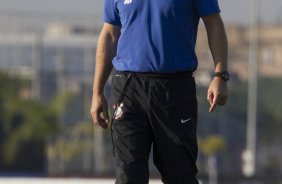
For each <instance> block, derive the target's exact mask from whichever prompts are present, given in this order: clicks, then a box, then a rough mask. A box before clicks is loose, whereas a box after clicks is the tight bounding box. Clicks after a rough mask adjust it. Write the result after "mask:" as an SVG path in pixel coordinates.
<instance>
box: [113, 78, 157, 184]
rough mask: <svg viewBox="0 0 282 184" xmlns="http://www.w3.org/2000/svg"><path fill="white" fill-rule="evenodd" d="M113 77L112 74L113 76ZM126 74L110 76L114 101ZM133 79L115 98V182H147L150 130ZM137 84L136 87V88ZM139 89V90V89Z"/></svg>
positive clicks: (150, 142) (121, 88)
mask: <svg viewBox="0 0 282 184" xmlns="http://www.w3.org/2000/svg"><path fill="white" fill-rule="evenodd" d="M114 77H115V76H114ZM126 80H127V77H124V76H120V75H118V77H116V78H114V79H113V81H112V82H113V83H112V86H113V87H112V97H113V102H114V103H115V102H116V101H117V100H118V99H119V97H120V95H121V93H122V91H123V87H124V84H125V83H126ZM138 86H139V85H138V84H137V83H136V81H135V79H131V80H130V81H129V82H128V84H127V86H125V87H126V90H124V94H123V95H122V96H123V97H122V98H120V102H118V107H116V108H117V109H116V114H115V116H114V120H113V144H114V149H115V157H116V158H115V159H116V184H148V182H149V167H148V158H149V153H150V148H151V144H152V132H151V128H150V126H149V123H148V120H147V118H146V113H145V112H144V111H143V110H142V108H143V107H142V102H140V100H141V101H142V94H139V93H136V92H134V93H133V92H132V90H138ZM136 88H137V89H136ZM138 91H139V92H140V91H141V90H138Z"/></svg>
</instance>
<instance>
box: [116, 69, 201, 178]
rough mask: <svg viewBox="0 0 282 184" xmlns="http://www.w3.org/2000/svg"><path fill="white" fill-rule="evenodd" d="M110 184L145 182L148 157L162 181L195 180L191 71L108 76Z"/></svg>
mask: <svg viewBox="0 0 282 184" xmlns="http://www.w3.org/2000/svg"><path fill="white" fill-rule="evenodd" d="M112 99H113V102H114V108H115V111H114V115H113V124H112V126H113V127H112V130H113V145H114V149H115V157H116V175H117V177H116V184H147V183H148V181H149V169H148V168H149V167H148V157H149V153H150V148H151V145H152V144H153V159H154V163H155V165H156V167H157V168H158V170H159V171H160V173H161V176H162V180H163V182H164V183H165V184H198V181H197V179H196V174H197V167H196V159H197V154H198V148H197V138H196V127H197V100H196V90H195V81H194V78H193V76H192V74H191V73H189V72H188V73H187V72H184V73H183V72H182V73H175V74H165V75H164V74H140V73H127V72H115V74H114V75H113V78H112Z"/></svg>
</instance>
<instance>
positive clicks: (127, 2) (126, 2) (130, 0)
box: [123, 0, 132, 4]
mask: <svg viewBox="0 0 282 184" xmlns="http://www.w3.org/2000/svg"><path fill="white" fill-rule="evenodd" d="M130 3H132V0H124V2H123V4H130Z"/></svg>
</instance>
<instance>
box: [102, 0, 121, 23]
mask: <svg viewBox="0 0 282 184" xmlns="http://www.w3.org/2000/svg"><path fill="white" fill-rule="evenodd" d="M104 22H106V23H109V24H113V25H116V26H121V22H120V16H119V13H118V9H117V8H116V3H115V0H104Z"/></svg>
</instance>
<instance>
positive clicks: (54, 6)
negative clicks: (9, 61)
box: [0, 0, 282, 24]
mask: <svg viewBox="0 0 282 184" xmlns="http://www.w3.org/2000/svg"><path fill="white" fill-rule="evenodd" d="M257 1H259V0H257ZM250 2H251V0H219V4H220V7H221V10H222V14H221V15H222V18H223V20H224V22H226V23H241V24H248V22H249V15H250ZM260 2H261V3H260V4H261V5H260V6H261V20H262V22H263V23H268V24H273V23H276V22H277V21H278V20H279V21H280V23H281V22H282V0H260ZM0 5H1V6H0V13H1V14H3V13H4V14H5V13H12V14H13V13H15V14H16V13H17V12H25V13H32V12H35V13H37V14H38V13H39V14H40V13H44V14H45V15H48V14H50V15H52V14H54V13H56V14H58V15H63V14H68V15H71V14H75V15H86V16H89V17H90V18H92V17H93V18H97V19H101V20H102V18H101V17H102V12H103V0H0Z"/></svg>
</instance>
